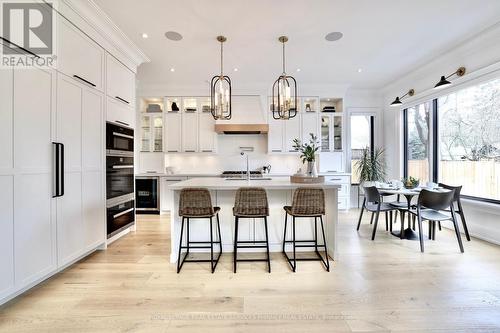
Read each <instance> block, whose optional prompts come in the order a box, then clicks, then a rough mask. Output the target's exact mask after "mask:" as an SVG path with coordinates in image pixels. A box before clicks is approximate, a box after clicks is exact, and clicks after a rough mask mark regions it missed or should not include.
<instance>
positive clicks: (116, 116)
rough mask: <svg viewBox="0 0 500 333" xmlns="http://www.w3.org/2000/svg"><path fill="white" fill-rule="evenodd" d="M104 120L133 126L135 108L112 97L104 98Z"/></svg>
mask: <svg viewBox="0 0 500 333" xmlns="http://www.w3.org/2000/svg"><path fill="white" fill-rule="evenodd" d="M106 120H107V121H110V122H112V123H117V124H120V125H125V126H127V127H132V128H135V110H134V109H133V108H131V107H127V106H126V105H124V104H123V103H121V102H120V101H117V100H116V99H114V98H111V97H107V98H106Z"/></svg>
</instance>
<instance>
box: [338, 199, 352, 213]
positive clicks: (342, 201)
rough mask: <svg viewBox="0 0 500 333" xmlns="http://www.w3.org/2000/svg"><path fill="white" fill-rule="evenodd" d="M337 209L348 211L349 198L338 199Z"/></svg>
mask: <svg viewBox="0 0 500 333" xmlns="http://www.w3.org/2000/svg"><path fill="white" fill-rule="evenodd" d="M337 202H338V205H339V209H341V210H344V209H349V198H348V197H339V198H338V199H337Z"/></svg>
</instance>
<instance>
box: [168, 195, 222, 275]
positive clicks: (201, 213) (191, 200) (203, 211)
mask: <svg viewBox="0 0 500 333" xmlns="http://www.w3.org/2000/svg"><path fill="white" fill-rule="evenodd" d="M219 211H220V208H219V207H212V198H211V197H210V192H209V191H208V190H207V189H204V188H189V189H183V190H182V191H181V194H180V199H179V216H180V217H182V222H181V236H180V238H179V256H178V259H177V273H179V272H180V271H181V268H182V265H184V263H185V262H210V269H211V270H212V273H213V272H214V271H215V267H216V266H217V263H218V262H219V258H220V256H221V254H222V243H221V235H220V223H219ZM214 216H215V218H216V220H217V222H216V223H217V233H218V234H219V240H218V241H216V240H214V230H213V229H214V228H213V222H212V219H213V217H214ZM190 218H196V219H200V218H207V219H209V220H210V240H209V241H197V242H194V241H190V239H189V219H190ZM184 223H186V246H183V245H182V240H183V234H184ZM207 244H208V245H207ZM214 244H219V254H218V256H217V258H216V259H214ZM182 249H186V250H187V251H186V254H185V255H184V258H183V259H182V260H181V255H182ZM190 249H210V259H207V260H201V259H196V260H195V259H187V257H188V255H189V250H190Z"/></svg>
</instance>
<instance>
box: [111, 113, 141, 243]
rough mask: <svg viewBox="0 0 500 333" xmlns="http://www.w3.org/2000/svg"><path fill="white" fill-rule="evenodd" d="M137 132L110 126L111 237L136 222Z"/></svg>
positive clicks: (113, 125) (127, 128) (124, 127)
mask: <svg viewBox="0 0 500 333" xmlns="http://www.w3.org/2000/svg"><path fill="white" fill-rule="evenodd" d="M134 194H135V191H134V130H133V129H131V128H129V127H126V126H120V125H117V124H113V123H106V207H107V233H108V238H110V237H112V236H114V235H116V234H117V233H119V232H120V231H122V230H124V229H126V228H128V227H130V226H131V225H132V224H133V223H134V222H135V198H134V197H135V195H134Z"/></svg>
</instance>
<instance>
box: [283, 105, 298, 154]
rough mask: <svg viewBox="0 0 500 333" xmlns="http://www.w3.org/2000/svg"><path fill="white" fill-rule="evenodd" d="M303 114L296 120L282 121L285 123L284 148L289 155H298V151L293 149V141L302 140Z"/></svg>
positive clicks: (295, 118) (296, 117)
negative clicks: (301, 119)
mask: <svg viewBox="0 0 500 333" xmlns="http://www.w3.org/2000/svg"><path fill="white" fill-rule="evenodd" d="M301 116H302V115H301V114H297V115H296V116H295V117H294V118H291V119H289V120H282V122H284V123H285V137H284V140H285V142H284V146H285V147H284V148H285V151H286V152H288V153H296V152H297V150H296V149H295V148H293V140H294V139H299V140H302V137H301V134H302V131H301V123H300V118H301Z"/></svg>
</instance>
